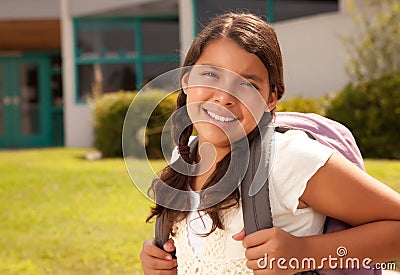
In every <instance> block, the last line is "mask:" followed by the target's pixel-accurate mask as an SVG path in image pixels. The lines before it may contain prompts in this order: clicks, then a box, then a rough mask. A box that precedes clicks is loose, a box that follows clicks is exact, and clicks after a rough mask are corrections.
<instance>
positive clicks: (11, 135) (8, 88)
mask: <svg viewBox="0 0 400 275" xmlns="http://www.w3.org/2000/svg"><path fill="white" fill-rule="evenodd" d="M51 56H52V54H51V53H43V54H39V53H34V54H30V53H28V54H22V55H21V56H19V57H9V58H0V66H1V67H2V71H3V79H2V80H3V81H2V82H3V92H4V95H3V96H6V97H8V98H10V99H11V102H9V103H8V104H7V106H4V108H3V110H4V115H3V117H4V121H3V122H4V126H5V129H4V130H5V131H4V132H3V135H2V136H1V137H0V147H6V148H20V147H42V146H51V145H53V140H52V135H53V132H52V100H51V98H52V97H51V81H52V68H51ZM23 65H35V66H36V67H37V70H38V74H37V77H38V78H37V87H36V88H37V89H38V102H37V103H36V104H35V103H31V104H33V105H31V108H34V109H33V111H34V112H35V113H34V115H32V116H31V115H30V114H25V115H24V116H23V106H22V103H23V100H24V99H23V94H22V93H21V88H22V87H21V86H20V85H21V81H20V80H21V79H20V77H21V74H20V67H21V66H23ZM5 68H7V70H4V69H5ZM1 100H2V99H1ZM61 112H62V108H61ZM24 119H28V120H29V121H28V122H27V123H32V124H31V125H34V126H32V127H35V128H36V130H37V131H35V132H33V133H28V134H27V133H23V130H22V125H23V123H24V121H23V120H24ZM61 127H62V126H61Z"/></svg>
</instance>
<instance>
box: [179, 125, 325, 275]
mask: <svg viewBox="0 0 400 275" xmlns="http://www.w3.org/2000/svg"><path fill="white" fill-rule="evenodd" d="M332 153H333V150H332V149H330V148H327V147H325V146H323V145H321V144H320V143H318V142H317V141H314V140H311V139H309V138H308V137H307V136H306V134H305V133H303V132H301V131H295V130H290V131H287V132H286V133H284V134H281V133H275V134H274V138H273V150H272V153H271V154H272V155H271V157H272V158H273V162H272V167H271V169H272V171H271V177H270V183H269V184H270V185H269V187H270V202H271V212H272V220H273V224H274V226H278V227H280V228H281V229H283V230H285V231H287V232H289V233H291V234H293V235H296V236H308V235H316V234H320V233H321V232H322V230H323V225H324V222H325V216H324V215H322V214H321V213H318V212H316V211H315V210H313V209H312V208H303V209H297V207H298V203H299V201H298V199H299V197H300V196H301V195H302V194H303V192H304V190H305V188H306V185H307V182H308V180H309V179H310V178H311V177H312V176H313V175H314V174H315V173H316V171H317V170H318V169H319V168H320V167H321V166H323V165H324V164H325V162H326V161H327V160H328V159H329V157H330V156H331V155H332ZM177 157H178V154H177V152H176V151H175V152H174V153H173V155H172V161H173V160H174V159H176V158H177ZM192 199H193V202H192V206H193V209H195V208H196V207H197V206H198V203H199V198H198V194H197V193H196V192H193V193H192ZM199 215H200V216H202V217H201V218H200V216H199ZM221 219H222V222H223V223H224V226H225V230H220V229H218V228H217V229H216V230H215V231H214V232H212V233H211V234H210V235H209V236H207V237H202V236H200V235H199V234H204V233H207V232H209V230H210V228H211V219H210V217H208V216H205V215H204V214H203V213H202V212H200V213H198V212H197V211H193V212H191V213H190V214H189V216H188V217H187V219H186V220H183V221H181V222H179V223H177V224H175V225H174V227H173V232H174V237H173V239H174V241H175V246H176V255H177V259H178V274H252V271H251V270H249V269H248V268H247V267H246V258H245V249H244V248H243V246H242V244H241V242H238V241H235V240H233V239H232V235H234V234H236V233H238V232H239V231H241V230H242V229H243V217H242V210H241V207H239V208H237V209H229V210H227V211H224V212H223V213H222V215H221Z"/></svg>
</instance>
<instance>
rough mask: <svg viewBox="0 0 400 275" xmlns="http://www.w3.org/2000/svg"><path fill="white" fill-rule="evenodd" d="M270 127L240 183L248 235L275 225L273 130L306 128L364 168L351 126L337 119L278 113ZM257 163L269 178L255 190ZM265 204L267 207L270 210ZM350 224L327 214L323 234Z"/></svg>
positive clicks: (369, 272)
mask: <svg viewBox="0 0 400 275" xmlns="http://www.w3.org/2000/svg"><path fill="white" fill-rule="evenodd" d="M268 128H269V129H267V130H266V131H265V132H264V133H263V132H262V133H261V140H258V141H254V142H262V143H263V144H262V146H252V147H251V148H252V149H251V150H257V148H258V151H261V150H262V152H251V153H250V154H251V155H252V156H254V157H255V158H256V159H255V161H250V163H249V167H248V171H247V173H246V175H245V178H244V180H243V181H242V184H241V194H242V195H241V196H242V209H243V220H244V226H245V232H246V235H247V234H250V233H253V232H255V231H258V230H262V229H266V228H271V227H272V217H271V208H270V204H269V188H268V173H269V156H270V152H271V141H272V135H273V132H274V131H277V132H281V133H284V132H286V131H287V130H292V129H297V130H301V131H304V132H305V133H306V134H307V135H308V136H309V137H310V138H312V139H315V140H317V141H318V142H320V143H321V144H324V145H326V146H328V147H330V148H332V149H334V150H336V151H338V152H340V153H341V154H342V155H343V156H345V157H346V158H347V159H348V160H350V161H351V162H353V163H354V164H355V165H356V166H358V167H359V168H360V169H362V170H363V171H365V166H364V162H363V158H362V156H361V153H360V150H359V149H358V147H357V144H356V141H355V139H354V137H353V135H352V134H351V132H350V130H349V129H347V128H346V127H345V126H344V125H342V124H340V123H338V122H336V121H333V120H330V119H328V118H325V117H322V116H320V115H317V114H304V113H296V112H277V113H275V119H274V121H273V122H272V127H268ZM259 148H262V149H259ZM258 165H263V167H262V169H259V171H263V172H261V175H259V176H260V177H261V178H264V179H265V178H266V179H267V180H266V184H263V185H262V186H261V187H258V188H256V189H257V190H252V188H253V189H254V187H252V186H251V184H252V182H253V180H254V182H257V175H255V171H257V168H258ZM259 171H257V173H259ZM246 178H247V179H246ZM258 181H260V182H261V181H262V180H261V179H260V180H258ZM264 182H265V180H264ZM262 183H263V182H262ZM266 206H267V209H268V210H267V211H266ZM350 227H351V226H350V225H348V224H346V223H344V222H342V221H339V220H336V219H334V218H331V217H327V219H326V221H325V224H324V231H323V233H324V234H326V233H331V232H335V231H340V230H344V229H347V228H350ZM333 256H335V255H333ZM301 274H303V275H304V274H326V275H330V274H349V275H350V274H351V275H356V274H360V275H361V274H362V275H378V274H381V271H380V270H374V269H372V268H371V269H363V268H360V269H324V270H318V271H307V272H301Z"/></svg>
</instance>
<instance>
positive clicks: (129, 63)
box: [75, 16, 179, 102]
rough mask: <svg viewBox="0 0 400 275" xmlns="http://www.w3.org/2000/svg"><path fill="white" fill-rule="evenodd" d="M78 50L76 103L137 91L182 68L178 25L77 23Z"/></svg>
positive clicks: (161, 21)
mask: <svg viewBox="0 0 400 275" xmlns="http://www.w3.org/2000/svg"><path fill="white" fill-rule="evenodd" d="M75 47H76V51H75V64H76V77H77V80H76V81H77V82H76V86H77V88H76V89H77V101H78V102H85V101H86V100H87V99H88V98H90V97H92V96H93V95H94V94H102V93H108V92H115V91H120V90H129V91H133V90H139V89H140V88H141V87H142V86H143V85H144V84H145V83H147V82H148V81H150V80H152V79H153V78H155V77H157V76H158V75H160V74H162V73H165V72H167V71H169V70H172V69H175V68H177V67H178V66H179V24H178V19H177V17H176V16H170V17H163V18H147V17H146V18H140V17H131V18H95V19H94V18H81V19H76V20H75Z"/></svg>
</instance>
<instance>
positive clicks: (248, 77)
mask: <svg viewBox="0 0 400 275" xmlns="http://www.w3.org/2000/svg"><path fill="white" fill-rule="evenodd" d="M241 76H242V77H244V78H246V79H251V80H253V81H255V82H258V83H263V82H264V81H263V80H262V79H261V78H260V77H258V76H257V75H255V74H242V75H241Z"/></svg>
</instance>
